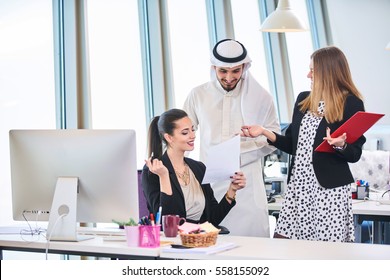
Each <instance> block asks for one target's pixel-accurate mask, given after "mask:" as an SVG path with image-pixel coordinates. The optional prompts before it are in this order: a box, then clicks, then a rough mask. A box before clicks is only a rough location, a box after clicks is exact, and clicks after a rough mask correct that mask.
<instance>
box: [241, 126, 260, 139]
mask: <svg viewBox="0 0 390 280" xmlns="http://www.w3.org/2000/svg"><path fill="white" fill-rule="evenodd" d="M263 132H264V127H262V126H260V125H244V126H242V127H241V134H240V135H241V136H244V137H252V138H254V137H258V136H260V135H263Z"/></svg>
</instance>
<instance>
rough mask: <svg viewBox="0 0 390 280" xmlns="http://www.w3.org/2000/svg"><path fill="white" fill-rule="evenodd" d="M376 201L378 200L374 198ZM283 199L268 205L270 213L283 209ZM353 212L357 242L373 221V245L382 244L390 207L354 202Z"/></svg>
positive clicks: (278, 198) (361, 201) (388, 220)
mask: <svg viewBox="0 0 390 280" xmlns="http://www.w3.org/2000/svg"><path fill="white" fill-rule="evenodd" d="M374 199H376V198H374ZM282 201H283V199H282V198H281V197H277V198H276V202H274V203H269V204H268V211H269V212H270V213H272V212H274V211H280V209H281V208H282ZM352 212H353V218H354V224H355V229H356V230H355V242H358V243H360V242H361V225H362V222H363V221H373V243H382V241H383V238H382V236H381V232H382V222H390V205H388V204H379V203H377V202H375V201H367V200H353V201H352Z"/></svg>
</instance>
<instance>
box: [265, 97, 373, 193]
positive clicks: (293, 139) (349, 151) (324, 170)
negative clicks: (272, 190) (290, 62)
mask: <svg viewBox="0 0 390 280" xmlns="http://www.w3.org/2000/svg"><path fill="white" fill-rule="evenodd" d="M309 94H310V92H309V91H306V92H302V93H300V94H299V96H298V97H297V100H296V102H295V106H294V112H293V117H292V122H291V124H290V125H289V127H288V128H287V130H286V132H285V136H283V135H280V134H277V133H275V134H276V141H275V142H274V143H272V142H270V141H269V143H270V144H271V145H274V146H275V147H277V148H278V149H280V150H282V151H284V152H286V153H288V154H291V155H292V160H291V164H290V168H289V174H288V179H287V181H290V177H291V170H292V166H293V164H294V156H295V154H296V149H297V142H298V134H299V127H300V125H301V122H302V118H303V116H304V113H302V112H301V111H300V110H299V106H298V104H299V103H300V102H301V101H302V100H303V99H305V98H306V97H307V96H308V95H309ZM325 106H326V105H325ZM358 111H364V104H363V101H362V100H360V99H359V98H357V97H356V96H354V95H352V94H349V95H348V96H347V99H346V101H345V105H344V116H343V120H342V121H340V122H335V123H332V124H329V123H328V122H327V121H326V120H325V118H322V120H321V122H320V124H319V126H318V128H317V132H316V136H315V138H314V145H313V168H314V173H315V175H316V177H317V180H318V182H319V183H320V185H321V186H323V187H324V188H335V187H338V186H343V185H347V184H350V183H352V182H354V178H353V176H352V173H351V171H350V169H349V165H348V162H357V161H358V160H359V159H360V156H361V154H362V147H363V144H364V143H365V142H366V138H365V137H364V136H361V137H360V138H359V139H358V140H356V142H354V143H353V144H348V145H347V147H346V148H345V149H344V150H343V151H335V152H334V153H324V152H315V151H314V149H315V148H316V147H317V146H318V145H320V144H321V142H322V141H323V138H324V137H325V136H326V128H327V127H329V128H330V129H331V132H333V131H335V130H336V129H337V128H338V127H339V126H341V125H342V124H343V123H344V122H345V121H346V120H348V119H349V118H350V117H351V116H352V115H354V114H355V113H356V112H358ZM347 141H348V135H347Z"/></svg>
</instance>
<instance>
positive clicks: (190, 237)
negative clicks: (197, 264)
mask: <svg viewBox="0 0 390 280" xmlns="http://www.w3.org/2000/svg"><path fill="white" fill-rule="evenodd" d="M179 231H180V233H179V235H180V238H181V243H182V245H183V246H186V247H191V248H195V247H209V246H212V245H215V243H216V242H217V237H218V233H219V231H220V230H219V229H217V228H216V227H214V226H213V225H212V224H211V223H209V222H205V223H203V224H193V223H188V222H185V223H184V224H182V225H181V226H179Z"/></svg>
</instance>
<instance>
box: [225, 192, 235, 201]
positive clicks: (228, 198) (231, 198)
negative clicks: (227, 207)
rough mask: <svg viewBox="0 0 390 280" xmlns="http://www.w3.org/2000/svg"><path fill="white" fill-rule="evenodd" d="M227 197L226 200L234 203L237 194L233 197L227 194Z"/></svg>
mask: <svg viewBox="0 0 390 280" xmlns="http://www.w3.org/2000/svg"><path fill="white" fill-rule="evenodd" d="M225 197H226V199H227V200H229V201H230V202H233V201H235V200H236V194H234V196H233V197H230V196H229V195H228V193H227V192H226V194H225Z"/></svg>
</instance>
